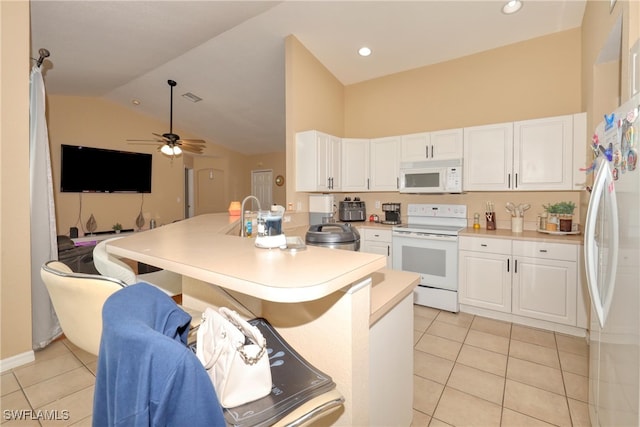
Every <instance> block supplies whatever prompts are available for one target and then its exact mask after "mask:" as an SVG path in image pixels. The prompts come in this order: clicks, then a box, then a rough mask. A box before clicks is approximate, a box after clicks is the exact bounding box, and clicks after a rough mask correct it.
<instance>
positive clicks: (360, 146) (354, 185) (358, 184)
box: [341, 138, 369, 191]
mask: <svg viewBox="0 0 640 427" xmlns="http://www.w3.org/2000/svg"><path fill="white" fill-rule="evenodd" d="M341 163H342V174H341V175H342V176H341V178H342V191H367V190H368V189H369V140H368V139H361V138H342V159H341Z"/></svg>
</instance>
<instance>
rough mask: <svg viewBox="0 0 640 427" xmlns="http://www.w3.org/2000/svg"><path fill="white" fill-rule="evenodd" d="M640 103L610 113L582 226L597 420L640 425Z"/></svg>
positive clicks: (601, 129)
mask: <svg viewBox="0 0 640 427" xmlns="http://www.w3.org/2000/svg"><path fill="white" fill-rule="evenodd" d="M639 104H640V95H637V96H635V97H634V98H632V100H631V101H629V102H628V103H625V104H624V105H623V106H621V107H620V108H619V109H617V110H616V111H615V112H614V113H613V115H606V119H605V122H603V123H601V124H600V125H598V126H597V128H596V135H597V143H598V144H599V146H595V147H593V148H594V150H595V152H598V153H599V156H598V157H597V159H596V165H597V167H596V170H597V172H596V177H595V181H594V184H593V190H592V192H591V196H590V200H589V208H588V211H587V218H586V226H585V231H584V255H585V269H586V273H587V284H588V287H589V293H590V295H591V307H592V308H591V321H590V326H589V329H590V333H589V337H590V345H589V352H590V357H589V413H590V414H589V415H590V418H591V425H593V426H603V427H604V426H622V425H625V426H638V425H640V417H639V410H640V404H639V401H640V400H639V397H640V380H639V378H640V342H639V337H640V290H639V286H638V278H639V277H640V267H639V266H640V171H638V168H637V163H636V162H637V157H638V148H639V147H638V144H639V143H640V141H639V139H638V138H639V135H640V118H638V117H637V115H638V106H639ZM634 118H635V119H634ZM594 140H595V138H594ZM610 144H611V145H610Z"/></svg>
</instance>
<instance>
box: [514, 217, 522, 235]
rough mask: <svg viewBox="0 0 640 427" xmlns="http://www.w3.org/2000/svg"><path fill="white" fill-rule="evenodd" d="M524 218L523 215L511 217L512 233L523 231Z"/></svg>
mask: <svg viewBox="0 0 640 427" xmlns="http://www.w3.org/2000/svg"><path fill="white" fill-rule="evenodd" d="M523 220H524V218H522V217H521V216H514V217H512V218H511V232H512V233H522V224H523V222H524V221H523Z"/></svg>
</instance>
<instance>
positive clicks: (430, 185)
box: [400, 159, 462, 193]
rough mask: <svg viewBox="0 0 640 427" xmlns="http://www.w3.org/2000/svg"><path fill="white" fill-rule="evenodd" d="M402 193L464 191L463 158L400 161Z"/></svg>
mask: <svg viewBox="0 0 640 427" xmlns="http://www.w3.org/2000/svg"><path fill="white" fill-rule="evenodd" d="M400 192H401V193H462V159H451V160H428V161H420V162H401V163H400Z"/></svg>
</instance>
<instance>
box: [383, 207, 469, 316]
mask: <svg viewBox="0 0 640 427" xmlns="http://www.w3.org/2000/svg"><path fill="white" fill-rule="evenodd" d="M466 226H467V206H466V205H447V204H409V205H408V207H407V223H406V224H403V225H396V226H394V227H393V229H392V230H393V231H392V240H393V242H392V245H393V268H394V269H395V270H403V271H412V272H415V273H418V274H420V283H419V284H418V286H417V287H416V290H415V291H414V303H415V304H419V305H424V306H428V307H435V308H439V309H442V310H447V311H451V312H458V311H459V308H458V233H459V232H460V230H462V229H464V228H465V227H466Z"/></svg>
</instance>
